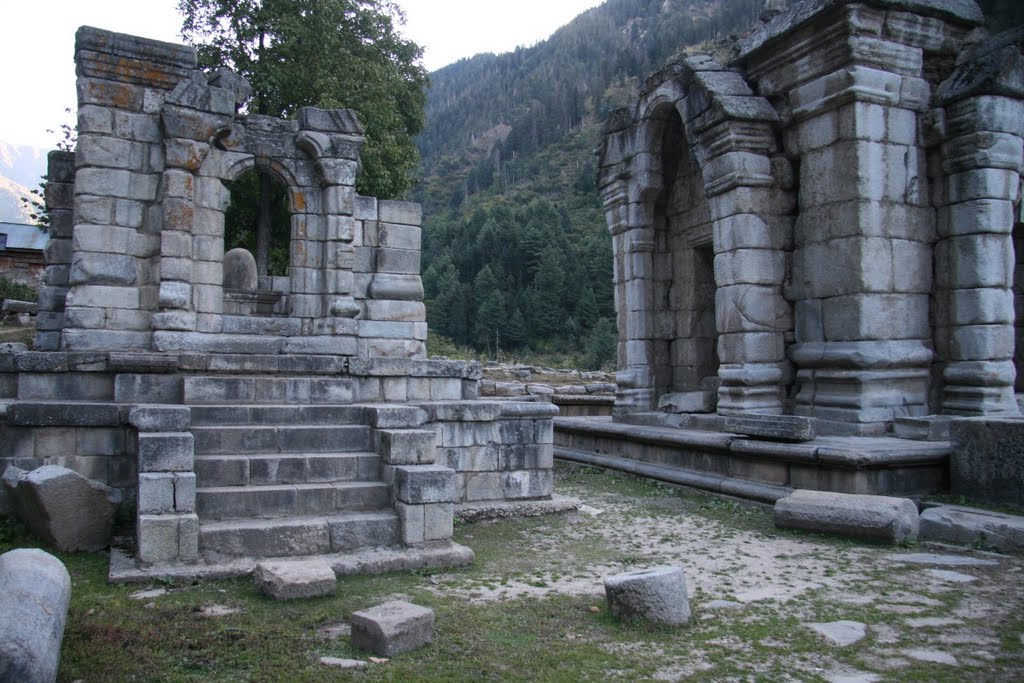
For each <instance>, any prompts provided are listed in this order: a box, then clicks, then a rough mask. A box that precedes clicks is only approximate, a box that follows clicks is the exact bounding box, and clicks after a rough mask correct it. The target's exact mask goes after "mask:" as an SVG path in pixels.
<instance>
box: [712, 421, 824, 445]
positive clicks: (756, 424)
mask: <svg viewBox="0 0 1024 683" xmlns="http://www.w3.org/2000/svg"><path fill="white" fill-rule="evenodd" d="M724 428H725V431H727V432H732V433H733V434H743V435H745V436H752V437H754V438H755V439H768V440H771V441H813V440H814V437H815V430H814V420H812V419H811V418H809V417H801V416H799V415H742V416H741V415H730V416H728V417H726V418H725V425H724Z"/></svg>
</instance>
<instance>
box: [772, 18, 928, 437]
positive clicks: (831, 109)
mask: <svg viewBox="0 0 1024 683" xmlns="http://www.w3.org/2000/svg"><path fill="white" fill-rule="evenodd" d="M851 11H852V10H851ZM858 11H860V10H858ZM864 12H865V13H867V11H866V10H865V11H864ZM860 18H861V19H864V18H865V17H860ZM848 40H849V41H850V42H851V44H852V45H853V46H854V52H855V53H856V54H862V53H866V52H867V51H868V48H869V47H870V48H871V49H872V50H880V51H883V52H884V53H885V54H886V55H887V58H888V59H889V60H890V61H891V63H892V64H894V65H896V66H895V67H894V68H893V70H892V71H883V70H881V69H878V68H874V67H873V66H866V65H861V64H857V63H856V61H854V63H849V64H844V65H843V68H841V69H839V70H837V71H834V72H832V73H828V74H825V75H823V76H820V77H819V78H817V79H815V80H811V81H810V82H808V83H805V84H803V85H800V86H798V87H796V88H794V89H792V90H791V91H790V92H789V97H790V102H791V104H792V105H793V113H792V116H793V119H794V124H793V126H792V128H791V129H790V131H788V138H787V144H788V146H789V147H790V149H791V150H792V151H793V152H794V153H795V154H798V155H799V156H800V164H801V166H800V167H801V173H800V188H799V192H800V215H799V217H798V218H797V221H796V225H795V230H794V241H795V250H794V257H793V277H792V288H791V290H790V296H791V298H792V299H795V300H796V304H795V316H796V324H795V328H796V342H797V343H796V344H795V345H794V347H793V349H792V351H791V358H792V359H793V360H794V362H795V363H796V364H797V366H798V367H799V371H798V373H797V380H798V384H799V385H800V391H799V393H798V394H797V397H796V406H795V412H796V413H797V414H801V415H810V416H814V417H818V418H820V419H823V420H829V421H833V422H834V423H846V424H847V425H848V426H847V427H846V428H847V429H851V430H853V431H855V432H861V433H873V432H878V431H884V430H885V429H886V425H887V424H888V423H889V422H891V421H892V420H893V419H894V418H896V417H900V416H907V415H923V414H926V413H927V412H928V383H929V365H930V363H931V358H932V351H931V348H930V347H931V343H930V342H931V339H930V337H931V334H930V329H929V318H928V312H929V292H930V291H931V286H932V269H931V248H930V243H931V241H932V239H933V230H932V228H931V223H930V215H929V211H928V207H927V203H928V201H927V200H928V197H927V186H926V184H925V182H926V172H925V157H924V153H923V150H921V149H920V148H919V147H918V145H917V115H918V113H919V112H921V111H923V110H924V108H925V105H926V103H927V100H928V95H929V86H928V84H927V83H926V82H925V81H924V80H923V79H921V78H919V77H917V76H915V75H911V74H918V73H920V72H921V68H922V67H921V51H920V50H918V49H914V48H911V47H909V46H904V45H900V44H898V43H893V42H884V41H880V40H879V39H878V38H877V37H875V36H871V37H870V38H869V37H866V36H850V37H849V38H848ZM869 44H870V45H869Z"/></svg>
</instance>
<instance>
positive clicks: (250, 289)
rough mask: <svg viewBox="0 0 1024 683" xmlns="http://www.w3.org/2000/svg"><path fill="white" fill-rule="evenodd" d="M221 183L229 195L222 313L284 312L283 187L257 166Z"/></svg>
mask: <svg viewBox="0 0 1024 683" xmlns="http://www.w3.org/2000/svg"><path fill="white" fill-rule="evenodd" d="M224 186H225V187H226V188H227V190H228V192H230V193H231V203H230V204H229V205H228V208H227V210H226V211H225V212H224V283H223V285H224V312H225V313H226V314H228V315H257V316H280V315H285V314H286V312H287V295H288V293H289V290H290V288H291V287H290V283H289V281H288V265H289V262H290V251H291V218H290V216H289V213H288V191H287V189H286V188H285V187H284V185H282V184H281V183H279V182H278V181H277V180H276V179H275V178H274V177H273V176H272V175H271V174H269V173H266V172H262V171H258V170H253V171H250V172H249V173H246V174H245V175H243V176H241V177H240V178H238V179H237V180H234V181H231V182H226V183H224ZM261 226H265V227H262V228H261Z"/></svg>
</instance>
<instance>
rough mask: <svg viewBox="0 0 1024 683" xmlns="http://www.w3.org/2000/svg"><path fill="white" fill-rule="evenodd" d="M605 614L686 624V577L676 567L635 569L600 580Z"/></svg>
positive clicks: (668, 623) (688, 616) (687, 615)
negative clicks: (605, 604)
mask: <svg viewBox="0 0 1024 683" xmlns="http://www.w3.org/2000/svg"><path fill="white" fill-rule="evenodd" d="M604 592H605V599H606V600H607V603H608V611H609V612H611V613H612V615H614V616H615V617H618V618H619V619H624V620H641V621H649V622H651V623H654V624H658V625H662V626H680V625H682V624H685V623H686V622H688V621H689V620H690V599H689V596H688V595H687V590H686V577H685V576H684V574H683V570H682V569H681V568H679V567H651V568H649V569H638V570H635V571H631V572H625V573H623V574H615V575H614V576H606V577H605V579H604Z"/></svg>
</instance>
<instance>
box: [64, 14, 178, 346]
mask: <svg viewBox="0 0 1024 683" xmlns="http://www.w3.org/2000/svg"><path fill="white" fill-rule="evenodd" d="M75 63H76V66H77V73H78V148H77V151H76V154H75V163H76V166H77V173H76V176H75V227H74V244H73V247H74V254H73V256H72V258H71V268H70V274H69V285H70V291H69V292H68V297H67V305H66V309H65V316H64V325H65V329H64V333H63V338H62V345H63V347H64V348H65V349H68V350H91V349H105V350H106V349H131V350H140V349H148V348H150V345H151V332H150V329H151V327H150V326H151V315H152V312H153V311H154V310H155V309H156V307H157V299H158V285H159V281H158V278H157V276H156V274H155V268H154V264H155V262H156V260H157V259H158V257H159V255H160V239H159V233H160V216H159V212H157V211H151V206H152V204H153V202H155V200H156V199H157V190H158V186H159V183H160V179H161V174H162V173H163V170H164V150H163V133H162V131H161V129H160V118H159V112H160V107H161V105H162V103H163V100H164V98H165V96H166V94H167V92H168V91H170V90H171V89H173V88H174V87H175V86H176V85H177V84H178V83H179V82H180V81H182V80H184V79H187V78H190V77H191V76H192V75H193V74H194V71H193V69H195V66H196V53H195V50H193V49H192V48H188V47H184V46H178V45H171V44H168V43H161V42H157V41H153V40H146V39H142V38H135V37H131V36H125V35H120V34H115V33H111V32H109V31H101V30H98V29H93V28H87V27H83V28H81V29H79V31H78V33H77V35H76V45H75Z"/></svg>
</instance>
